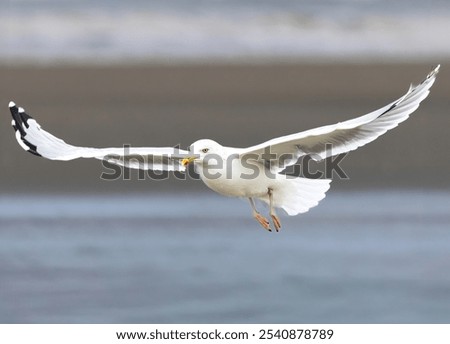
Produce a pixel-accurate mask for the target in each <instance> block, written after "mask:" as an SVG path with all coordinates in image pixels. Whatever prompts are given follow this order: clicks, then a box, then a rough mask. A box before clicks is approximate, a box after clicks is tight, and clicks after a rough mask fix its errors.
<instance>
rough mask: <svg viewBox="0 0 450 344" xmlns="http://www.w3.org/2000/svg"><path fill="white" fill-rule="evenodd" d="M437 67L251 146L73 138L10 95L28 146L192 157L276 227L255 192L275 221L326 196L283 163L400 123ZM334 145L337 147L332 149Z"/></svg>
mask: <svg viewBox="0 0 450 344" xmlns="http://www.w3.org/2000/svg"><path fill="white" fill-rule="evenodd" d="M438 71H439V66H437V67H436V68H435V69H434V70H433V71H432V72H430V73H429V74H428V76H427V77H426V79H425V80H424V81H422V82H421V83H420V84H419V85H417V86H415V87H413V86H412V85H411V87H410V88H409V90H408V91H407V92H406V94H405V95H403V96H402V97H401V98H399V99H397V100H396V101H394V102H392V103H390V104H388V105H386V106H384V107H382V108H381V109H378V110H376V111H373V112H371V113H369V114H367V115H364V116H360V117H357V118H354V119H351V120H347V121H344V122H339V123H337V124H333V125H327V126H323V127H319V128H315V129H311V130H307V131H303V132H300V133H296V134H291V135H287V136H282V137H278V138H274V139H271V140H269V141H266V142H264V143H261V144H259V145H256V146H252V147H248V148H232V147H225V146H222V145H221V144H219V143H217V142H215V141H213V140H209V139H203V140H198V141H196V142H194V143H193V144H192V145H191V146H190V147H189V151H185V150H180V149H177V148H170V147H165V148H154V147H140V148H134V147H126V149H124V148H87V147H77V146H72V145H70V144H67V143H66V142H64V141H63V140H61V139H59V138H57V137H55V136H53V135H52V134H50V133H48V132H47V131H45V130H43V129H42V128H41V126H40V125H39V124H38V123H37V122H36V120H34V119H33V118H32V117H31V116H29V115H28V114H27V113H26V112H25V111H24V109H23V108H21V107H17V106H16V104H14V102H10V103H9V108H10V111H11V114H12V117H13V120H12V126H13V128H14V130H15V133H16V139H17V142H19V145H20V146H21V147H22V148H23V149H25V150H26V151H28V152H30V153H32V154H34V155H37V156H42V157H44V158H47V159H51V160H64V161H66V160H72V159H77V158H96V159H100V160H107V161H108V162H110V163H115V164H118V165H121V166H126V167H129V168H137V169H144V170H148V169H152V170H158V171H162V170H164V171H184V170H185V168H186V166H187V165H188V164H190V163H193V164H194V166H195V168H196V171H197V172H198V173H199V175H200V177H201V179H202V180H203V182H204V183H205V184H206V185H207V186H208V187H209V188H211V189H212V190H214V191H216V192H218V193H220V194H222V195H226V196H233V197H245V198H248V199H249V201H250V204H251V207H252V211H253V216H254V218H255V219H256V220H257V221H258V222H259V223H260V224H261V225H262V227H264V228H265V229H267V230H269V231H271V227H270V223H269V221H268V220H267V219H266V218H265V217H264V216H263V215H261V214H260V213H259V212H258V210H257V209H256V206H255V202H254V200H255V199H258V200H261V201H263V202H264V203H267V204H268V205H269V215H270V217H271V219H272V223H273V226H274V228H275V229H276V230H277V231H279V229H280V228H281V223H280V219H279V217H278V216H277V214H276V212H275V208H281V209H283V210H284V211H285V212H286V213H287V214H288V215H297V214H300V213H305V212H307V211H308V210H309V209H310V208H312V207H314V206H316V205H317V204H318V203H319V201H320V200H322V199H323V198H324V197H325V192H326V191H327V190H328V189H329V187H330V185H329V184H330V182H331V180H329V179H308V178H302V177H292V176H288V175H286V174H284V173H282V172H283V170H284V169H285V168H286V167H287V166H290V165H294V164H295V163H296V162H297V161H298V159H299V158H300V157H302V156H305V155H309V156H311V158H312V159H314V160H316V161H320V160H322V159H324V158H327V157H330V156H334V155H337V154H341V153H345V152H349V151H352V150H355V149H356V148H358V147H361V146H363V145H365V144H367V143H369V142H371V141H373V140H375V139H376V138H377V137H379V136H380V135H382V134H384V133H385V132H386V131H388V130H390V129H392V128H394V127H396V126H397V125H398V124H399V123H401V122H403V121H404V120H406V119H407V118H408V117H409V115H410V114H411V113H412V112H413V111H415V110H416V109H417V108H418V107H419V104H420V102H421V101H422V100H424V99H425V98H426V97H427V95H428V94H429V90H430V87H431V86H432V85H433V83H434V81H435V78H436V75H437V73H438ZM330 147H331V149H330Z"/></svg>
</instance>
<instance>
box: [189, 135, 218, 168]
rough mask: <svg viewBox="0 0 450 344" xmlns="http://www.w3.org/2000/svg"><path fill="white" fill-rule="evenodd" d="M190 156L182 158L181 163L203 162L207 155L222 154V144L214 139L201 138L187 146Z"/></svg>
mask: <svg viewBox="0 0 450 344" xmlns="http://www.w3.org/2000/svg"><path fill="white" fill-rule="evenodd" d="M189 153H190V154H191V156H189V157H187V158H185V159H183V161H182V162H181V164H182V165H183V166H186V165H188V164H190V163H191V162H199V163H201V162H203V160H204V159H205V157H206V156H207V155H216V156H223V146H222V145H220V144H219V143H217V142H216V141H213V140H209V139H203V140H198V141H195V142H194V143H193V144H191V146H190V147H189Z"/></svg>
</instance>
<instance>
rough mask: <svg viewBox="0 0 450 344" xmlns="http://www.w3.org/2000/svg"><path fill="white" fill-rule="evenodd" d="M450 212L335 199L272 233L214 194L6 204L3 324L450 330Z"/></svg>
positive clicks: (405, 202)
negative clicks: (419, 326) (426, 326)
mask: <svg viewBox="0 0 450 344" xmlns="http://www.w3.org/2000/svg"><path fill="white" fill-rule="evenodd" d="M449 210H450V193H449V192H433V191H427V192H413V191H409V192H405V191H389V192H387V191H386V192H384V191H383V192H382V191H379V192H376V191H361V192H352V193H339V192H330V194H329V196H328V197H327V198H326V199H325V200H324V201H322V202H321V204H320V205H319V206H318V207H316V208H314V209H312V210H311V211H310V212H309V213H307V214H304V215H301V216H297V217H287V216H284V217H282V222H283V225H284V227H283V229H282V232H281V233H268V232H265V231H264V230H263V229H262V228H260V227H259V225H258V224H257V223H256V222H255V221H254V220H253V219H252V218H251V215H250V208H249V206H248V204H246V202H244V201H239V200H235V199H227V198H223V197H220V196H217V195H214V194H209V193H208V194H202V193H199V194H198V193H193V194H182V195H173V194H161V195H158V194H154V195H149V196H142V195H110V196H80V195H78V196H72V195H66V196H63V195H61V196H40V195H2V196H0V276H1V277H0V322H2V323H17V322H20V323H22V322H25V323H48V322H51V323H117V322H119V323H174V322H175V323H176V322H182V323H192V322H207V323H223V322H224V323H240V322H243V323H249V322H256V323H259V322H261V323H279V322H283V323H341V322H351V323H367V322H375V323H390V322H392V323H416V322H433V323H434V322H437V323H448V322H449V321H450V274H449V273H448V271H449V268H450V211H449Z"/></svg>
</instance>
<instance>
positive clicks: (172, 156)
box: [9, 102, 188, 171]
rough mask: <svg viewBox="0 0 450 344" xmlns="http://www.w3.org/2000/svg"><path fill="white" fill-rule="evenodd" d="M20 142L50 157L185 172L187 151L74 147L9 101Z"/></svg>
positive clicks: (22, 145)
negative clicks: (97, 160)
mask: <svg viewBox="0 0 450 344" xmlns="http://www.w3.org/2000/svg"><path fill="white" fill-rule="evenodd" d="M9 109H10V111H11V115H12V117H13V120H12V122H11V124H12V127H13V128H14V130H15V132H16V139H17V142H19V145H20V146H21V147H22V148H23V149H24V150H26V151H28V152H30V153H32V154H34V155H37V156H42V157H44V158H47V159H51V160H64V161H67V160H72V159H77V158H95V159H100V160H107V161H108V162H110V163H113V164H117V165H121V166H126V167H130V168H136V169H143V170H158V171H182V170H184V167H183V166H182V164H181V163H180V161H181V160H182V159H183V158H184V157H185V156H186V154H188V151H185V150H180V149H177V148H170V147H164V148H155V147H127V146H124V147H122V148H88V147H77V146H72V145H69V144H67V143H66V142H64V141H63V140H61V139H59V138H57V137H55V136H53V135H52V134H50V133H49V132H47V131H45V130H44V129H42V128H41V126H40V125H39V124H38V123H37V122H36V120H35V119H34V118H32V117H31V116H30V115H28V114H27V113H26V112H25V111H24V109H23V108H20V107H19V108H18V107H17V106H16V104H14V103H13V102H10V103H9Z"/></svg>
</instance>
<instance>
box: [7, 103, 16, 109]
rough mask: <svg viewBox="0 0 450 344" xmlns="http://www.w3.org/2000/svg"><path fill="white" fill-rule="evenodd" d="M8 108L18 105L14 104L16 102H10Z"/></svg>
mask: <svg viewBox="0 0 450 344" xmlns="http://www.w3.org/2000/svg"><path fill="white" fill-rule="evenodd" d="M8 106H9V107H10V108H12V107H14V106H16V103H14V102H9V104H8Z"/></svg>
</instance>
